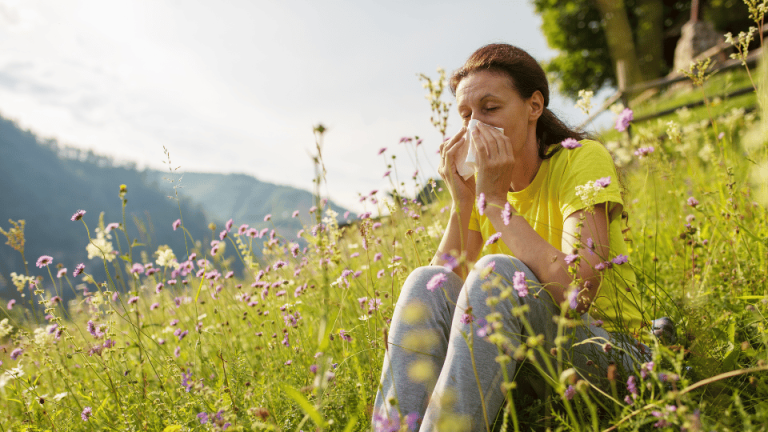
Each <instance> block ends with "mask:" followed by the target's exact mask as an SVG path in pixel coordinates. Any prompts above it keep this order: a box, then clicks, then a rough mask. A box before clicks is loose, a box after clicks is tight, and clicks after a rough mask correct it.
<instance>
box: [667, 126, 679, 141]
mask: <svg viewBox="0 0 768 432" xmlns="http://www.w3.org/2000/svg"><path fill="white" fill-rule="evenodd" d="M667 136H668V137H669V139H671V140H672V141H677V142H680V140H681V139H682V136H681V134H680V125H678V124H677V123H675V122H674V121H669V122H668V123H667Z"/></svg>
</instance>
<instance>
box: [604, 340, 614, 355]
mask: <svg viewBox="0 0 768 432" xmlns="http://www.w3.org/2000/svg"><path fill="white" fill-rule="evenodd" d="M612 349H613V345H611V343H610V342H606V343H605V345H603V351H605V352H606V353H609V352H611V350H612Z"/></svg>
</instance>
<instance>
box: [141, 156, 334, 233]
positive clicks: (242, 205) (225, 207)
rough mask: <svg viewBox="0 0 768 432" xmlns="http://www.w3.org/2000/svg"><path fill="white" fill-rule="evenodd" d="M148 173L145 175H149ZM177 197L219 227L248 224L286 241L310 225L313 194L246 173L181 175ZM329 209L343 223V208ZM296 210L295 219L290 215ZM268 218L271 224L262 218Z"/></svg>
mask: <svg viewBox="0 0 768 432" xmlns="http://www.w3.org/2000/svg"><path fill="white" fill-rule="evenodd" d="M167 174H168V173H167V172H161V171H155V172H154V175H155V178H154V180H155V181H157V182H162V181H165V180H163V178H164V177H167ZM150 175H151V173H148V176H150ZM180 185H181V188H180V189H178V191H179V194H180V195H183V196H184V197H186V198H188V199H190V200H191V201H192V202H194V203H195V204H199V205H201V206H202V208H203V211H204V213H205V215H206V216H207V218H208V219H209V220H212V221H215V222H216V223H218V224H219V226H221V225H222V224H223V223H224V222H226V221H227V220H229V219H230V218H231V219H233V220H234V223H235V224H236V225H237V226H240V225H241V224H248V225H249V226H251V227H254V228H259V229H260V228H265V227H268V228H272V226H273V225H272V224H273V223H274V227H275V228H276V229H277V231H278V232H280V233H281V234H282V235H284V236H286V237H287V238H289V239H293V238H295V234H296V232H297V231H298V230H300V229H301V228H302V221H303V223H305V224H308V225H309V224H314V221H315V217H314V215H312V216H311V217H310V215H309V208H310V207H312V206H313V205H315V203H314V195H313V194H312V193H310V192H308V191H305V190H301V189H296V188H294V187H290V186H281V185H276V184H272V183H266V182H263V181H260V180H258V179H256V178H254V177H252V176H249V175H246V174H206V173H184V174H183V177H182V179H181V182H180ZM330 207H331V208H332V209H333V210H334V211H336V212H337V213H339V216H338V218H339V219H340V220H343V215H344V213H345V212H346V209H344V208H343V207H340V206H338V205H336V204H335V203H333V202H331V203H330ZM295 210H299V217H298V218H293V217H292V214H293V212H294V211H295ZM268 214H271V215H272V221H271V222H265V221H264V217H265V216H266V215H268Z"/></svg>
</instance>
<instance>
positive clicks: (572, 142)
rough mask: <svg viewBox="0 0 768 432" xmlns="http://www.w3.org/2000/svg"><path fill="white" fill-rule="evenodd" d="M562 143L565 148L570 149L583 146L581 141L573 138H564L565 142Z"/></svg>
mask: <svg viewBox="0 0 768 432" xmlns="http://www.w3.org/2000/svg"><path fill="white" fill-rule="evenodd" d="M560 145H561V146H563V148H566V149H568V150H573V149H575V148H579V147H581V143H580V142H578V141H576V140H575V139H573V138H566V139H564V140H563V142H561V143H560Z"/></svg>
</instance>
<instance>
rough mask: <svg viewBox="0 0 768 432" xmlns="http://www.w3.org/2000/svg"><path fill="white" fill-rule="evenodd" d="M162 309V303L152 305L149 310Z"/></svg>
mask: <svg viewBox="0 0 768 432" xmlns="http://www.w3.org/2000/svg"><path fill="white" fill-rule="evenodd" d="M159 307H160V303H152V306H150V307H149V310H155V309H157V308H159Z"/></svg>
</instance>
